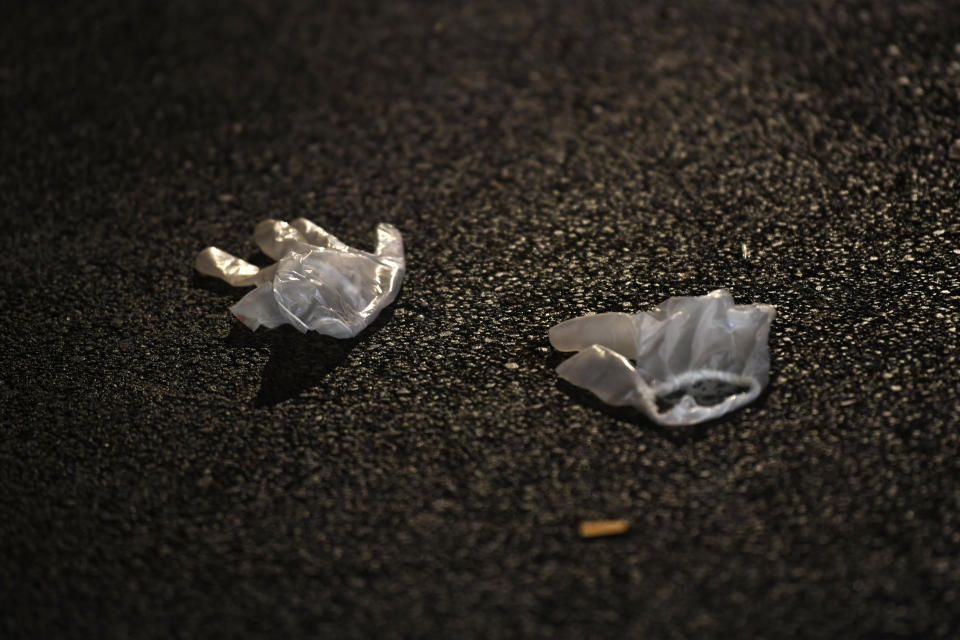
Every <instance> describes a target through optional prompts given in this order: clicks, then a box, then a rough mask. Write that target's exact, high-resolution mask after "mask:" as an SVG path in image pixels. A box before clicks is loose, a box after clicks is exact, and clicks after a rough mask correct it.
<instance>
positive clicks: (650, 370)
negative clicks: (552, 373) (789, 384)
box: [550, 289, 776, 426]
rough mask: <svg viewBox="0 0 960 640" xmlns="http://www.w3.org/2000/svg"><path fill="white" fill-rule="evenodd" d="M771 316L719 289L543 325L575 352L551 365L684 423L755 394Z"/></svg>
mask: <svg viewBox="0 0 960 640" xmlns="http://www.w3.org/2000/svg"><path fill="white" fill-rule="evenodd" d="M775 315H776V312H775V311H774V309H773V307H771V306H770V305H765V304H750V305H735V304H734V303H733V297H732V296H731V295H730V293H729V292H728V291H725V290H723V289H718V290H716V291H713V292H711V293H709V294H707V295H705V296H699V297H676V298H669V299H668V300H666V301H665V302H664V303H663V304H661V305H660V306H659V307H657V308H654V309H652V310H650V311H647V312H645V313H638V314H635V315H631V314H626V313H602V314H598V315H588V316H583V317H580V318H574V319H573V320H568V321H566V322H562V323H560V324H558V325H557V326H555V327H553V328H552V329H550V343H551V344H552V345H553V347H554V348H555V349H558V350H560V351H578V352H579V353H577V354H576V355H575V356H573V357H571V358H568V359H567V360H565V361H564V362H563V363H561V364H560V366H559V367H557V374H558V375H559V376H560V377H561V378H563V379H564V380H566V381H568V382H570V383H572V384H574V385H576V386H578V387H583V388H584V389H588V390H590V391H592V392H593V393H594V394H596V395H597V396H598V397H599V398H600V399H601V400H603V401H604V402H606V403H607V404H611V405H615V406H626V405H632V406H634V407H636V408H637V409H639V410H640V411H642V412H643V413H645V414H646V415H647V416H648V417H649V418H650V419H652V420H654V421H656V422H658V423H660V424H663V425H671V426H681V425H691V424H697V423H698V422H703V421H705V420H712V419H713V418H718V417H720V416H722V415H724V414H726V413H728V412H730V411H733V410H734V409H737V408H739V407H742V406H743V405H745V404H747V403H749V402H752V401H753V400H755V399H756V398H757V396H759V395H760V392H761V391H762V390H763V389H764V387H766V385H767V381H768V379H769V375H770V373H769V372H770V356H769V352H768V348H767V337H768V335H769V333H770V323H771V322H772V321H773V318H774V316H775ZM631 360H632V361H633V362H631Z"/></svg>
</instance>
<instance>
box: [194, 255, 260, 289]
mask: <svg viewBox="0 0 960 640" xmlns="http://www.w3.org/2000/svg"><path fill="white" fill-rule="evenodd" d="M193 266H194V268H195V269H196V270H197V271H199V272H200V273H202V274H204V275H206V276H213V277H214V278H220V279H221V280H223V281H224V282H227V283H228V284H230V285H233V286H234V287H249V286H253V285H257V284H260V282H262V281H263V277H264V274H263V273H261V271H260V268H259V267H257V266H256V265H252V264H250V263H249V262H247V261H245V260H241V259H240V258H238V257H236V256H233V255H230V254H229V253H227V252H226V251H221V250H220V249H217V248H216V247H207V248H206V249H204V250H203V251H201V252H200V253H199V254H198V255H197V258H196V260H194V262H193Z"/></svg>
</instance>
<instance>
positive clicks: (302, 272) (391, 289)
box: [194, 218, 406, 338]
mask: <svg viewBox="0 0 960 640" xmlns="http://www.w3.org/2000/svg"><path fill="white" fill-rule="evenodd" d="M253 239H254V241H255V242H256V243H257V246H259V247H260V250H261V251H263V252H264V253H265V254H267V255H268V256H270V257H271V258H273V259H274V260H277V261H278V262H277V263H276V264H274V265H272V266H270V267H267V268H264V269H260V268H259V267H257V266H255V265H252V264H250V263H249V262H245V261H244V260H241V259H240V258H237V257H235V256H232V255H230V254H229V253H226V252H225V251H221V250H220V249H217V248H216V247H207V248H206V249H204V250H203V251H201V252H200V254H199V255H198V256H197V259H196V261H195V263H194V266H195V267H196V269H197V271H199V272H200V273H203V274H205V275H208V276H214V277H216V278H220V279H222V280H224V281H226V282H228V283H229V284H231V285H233V286H235V287H247V286H256V289H254V290H253V291H251V292H250V293H248V294H247V295H245V296H244V297H243V298H242V299H241V300H240V301H239V302H238V303H237V304H235V305H234V306H232V307H231V308H230V311H231V312H232V313H233V315H235V316H236V317H237V318H238V319H239V320H240V321H241V322H243V323H244V324H245V325H247V326H248V327H250V329H253V330H256V329H257V327H259V326H261V325H262V326H264V327H268V328H271V329H272V328H274V327H278V326H280V325H282V324H291V325H293V326H294V327H296V329H298V330H299V331H301V332H303V333H306V332H307V331H309V330H313V331H316V332H318V333H322V334H326V335H330V336H333V337H335V338H350V337H353V336H355V335H357V334H358V333H360V332H361V331H363V329H365V328H366V327H367V326H368V325H369V324H370V323H371V322H373V321H374V319H375V318H376V317H377V315H378V314H379V313H380V311H382V310H383V308H384V307H386V306H387V305H388V304H390V303H391V302H393V300H394V299H395V298H396V297H397V293H398V292H399V291H400V284H401V282H402V281H403V274H404V271H405V268H406V262H405V260H404V253H403V238H402V237H401V236H400V232H399V231H398V230H397V228H396V227H394V226H393V225H390V224H384V223H381V224H379V225H377V248H376V250H375V251H374V252H373V253H368V252H366V251H361V250H360V249H353V248H351V247H348V246H347V245H345V244H344V243H342V242H340V241H339V240H337V239H336V238H335V237H334V236H333V235H331V234H329V233H327V232H326V231H324V230H323V229H322V228H321V227H319V226H317V225H315V224H314V223H312V222H310V221H309V220H306V219H305V218H298V219H296V220H294V221H293V222H292V223H290V224H287V223H286V222H281V221H279V220H264V221H263V222H261V223H260V224H258V225H257V227H256V229H255V230H254V233H253Z"/></svg>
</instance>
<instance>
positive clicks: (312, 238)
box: [290, 218, 350, 251]
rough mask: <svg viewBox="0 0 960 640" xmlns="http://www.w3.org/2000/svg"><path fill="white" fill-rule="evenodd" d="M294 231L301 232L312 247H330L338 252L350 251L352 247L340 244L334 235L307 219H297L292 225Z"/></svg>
mask: <svg viewBox="0 0 960 640" xmlns="http://www.w3.org/2000/svg"><path fill="white" fill-rule="evenodd" d="M290 224H291V226H293V228H294V229H296V230H297V231H299V232H300V235H301V236H303V238H304V239H305V240H306V241H307V242H309V243H310V244H312V245H316V246H318V247H329V248H331V249H336V250H337V251H349V250H350V247H348V246H347V245H345V244H344V243H342V242H340V240H338V239H337V238H336V236H334V235H333V234H332V233H330V232H328V231H327V230H326V229H324V228H323V227H321V226H320V225H318V224H314V223H312V222H310V221H309V220H307V219H306V218H297V219H296V220H294V221H293V222H291V223H290Z"/></svg>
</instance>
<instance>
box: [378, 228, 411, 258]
mask: <svg viewBox="0 0 960 640" xmlns="http://www.w3.org/2000/svg"><path fill="white" fill-rule="evenodd" d="M376 254H377V256H378V257H380V258H384V259H387V260H394V261H396V262H399V263H400V264H401V265H402V264H403V263H404V257H403V236H401V235H400V230H399V229H397V228H396V227H395V226H393V225H392V224H387V223H385V222H381V223H380V224H378V225H377V249H376Z"/></svg>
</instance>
